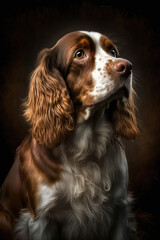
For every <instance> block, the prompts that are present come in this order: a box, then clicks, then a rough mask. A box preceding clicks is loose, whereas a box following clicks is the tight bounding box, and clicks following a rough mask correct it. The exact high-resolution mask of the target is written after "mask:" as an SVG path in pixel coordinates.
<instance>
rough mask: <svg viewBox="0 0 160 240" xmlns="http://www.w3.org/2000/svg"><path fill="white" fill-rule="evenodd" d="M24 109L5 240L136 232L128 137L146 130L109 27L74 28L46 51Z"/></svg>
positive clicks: (1, 203)
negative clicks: (24, 125) (26, 126)
mask: <svg viewBox="0 0 160 240" xmlns="http://www.w3.org/2000/svg"><path fill="white" fill-rule="evenodd" d="M24 109H25V110H24V116H25V118H26V120H27V121H28V122H29V123H30V126H31V127H30V131H29V133H28V135H27V137H26V138H25V139H24V141H23V142H22V144H21V145H20V147H18V149H17V151H16V156H15V160H14V163H13V166H12V168H11V170H10V172H9V174H8V176H7V178H6V179H5V181H4V183H3V185H2V187H1V190H0V199H1V200H0V236H1V238H0V239H3V240H5V239H7V240H8V239H11V240H12V239H16V240H18V239H20V240H51V239H52V240H104V239H105V240H128V239H135V237H136V229H135V224H134V220H133V219H132V218H133V217H132V214H131V210H130V197H129V196H128V190H127V188H128V166H127V160H126V156H125V151H124V147H123V144H122V143H121V138H126V139H128V140H133V139H135V137H136V136H137V135H138V134H139V130H138V127H137V121H136V116H135V105H134V91H133V88H132V64H131V62H129V61H128V60H126V59H123V58H120V57H119V52H118V49H117V47H116V46H115V45H114V44H113V43H112V41H111V40H109V39H108V38H107V37H106V36H104V35H103V34H100V33H97V32H87V31H77V32H71V33H69V34H67V35H65V36H64V37H62V38H61V39H60V40H59V41H58V42H57V43H56V44H55V45H54V46H53V47H52V48H50V49H44V50H43V51H42V52H41V53H40V54H39V57H38V64H37V67H36V69H35V70H34V72H33V74H32V76H31V79H30V86H29V93H28V97H27V99H26V101H25V103H24Z"/></svg>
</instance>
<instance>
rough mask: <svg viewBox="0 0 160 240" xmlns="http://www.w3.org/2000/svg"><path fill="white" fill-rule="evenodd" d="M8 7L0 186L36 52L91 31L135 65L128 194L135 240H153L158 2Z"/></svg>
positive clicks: (159, 128)
mask: <svg viewBox="0 0 160 240" xmlns="http://www.w3.org/2000/svg"><path fill="white" fill-rule="evenodd" d="M13 2H14V3H12V5H10V4H8V3H6V4H5V5H3V7H1V10H0V11H1V24H2V27H1V29H2V30H1V31H2V37H1V78H0V87H1V88H0V113H1V114H0V133H1V137H0V151H1V167H0V178H1V179H0V180H1V182H3V180H4V178H5V176H6V174H7V172H8V171H9V168H10V167H11V165H12V162H13V159H14V154H15V150H16V148H17V147H18V145H19V144H20V143H21V141H22V140H23V138H24V137H25V135H26V133H27V130H28V126H27V124H26V123H25V121H24V119H23V117H22V108H21V103H22V100H23V98H24V97H26V95H27V91H28V82H29V76H30V73H31V72H32V70H33V69H34V66H35V62H36V57H37V54H38V52H39V51H40V50H42V49H43V48H45V47H52V46H53V45H54V44H55V42H56V41H57V40H58V39H59V38H60V37H61V36H63V35H64V34H65V33H67V32H70V31H75V30H92V31H98V32H102V33H104V34H106V35H108V36H109V37H110V38H111V39H112V40H113V42H115V43H116V45H117V46H118V48H119V51H120V55H121V57H124V58H127V59H129V60H130V61H131V62H132V64H133V72H134V87H135V89H136V92H137V94H138V97H137V100H136V102H137V107H138V114H137V117H138V121H139V126H140V129H141V136H140V137H139V138H138V139H137V140H136V141H135V142H134V143H126V142H125V144H126V152H127V157H128V163H129V171H130V189H131V191H132V192H133V196H134V197H135V205H134V210H135V213H136V216H137V221H138V229H139V233H140V235H141V238H140V239H155V237H156V233H157V232H158V218H159V202H160V197H159V195H158V192H159V186H160V185H159V177H158V175H159V170H160V164H159V160H160V159H159V158H160V149H159V147H160V144H159V143H160V134H159V133H160V107H159V104H160V72H159V55H160V47H159V43H160V38H159V37H160V31H159V27H160V26H159V22H158V17H159V16H158V8H159V6H158V2H157V5H155V4H154V3H153V1H152V4H151V3H148V5H146V3H145V5H144V6H140V5H138V4H136V3H135V2H134V5H132V3H130V2H129V3H128V4H126V3H125V4H122V2H120V3H116V1H115V2H114V3H112V4H108V3H107V2H106V1H102V0H100V1H98V0H97V1H96V0H95V1H79V2H78V3H76V4H75V3H74V2H72V1H58V3H54V2H53V1H52V3H50V4H48V3H45V4H44V3H42V2H41V1H38V3H36V2H34V3H32V4H29V3H28V4H27V5H25V3H22V5H20V4H19V3H17V4H16V3H15V1H13Z"/></svg>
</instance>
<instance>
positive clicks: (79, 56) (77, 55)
mask: <svg viewBox="0 0 160 240" xmlns="http://www.w3.org/2000/svg"><path fill="white" fill-rule="evenodd" d="M74 57H75V58H76V59H78V60H81V59H83V58H84V57H85V53H84V51H83V50H78V51H77V52H76V53H75V56H74Z"/></svg>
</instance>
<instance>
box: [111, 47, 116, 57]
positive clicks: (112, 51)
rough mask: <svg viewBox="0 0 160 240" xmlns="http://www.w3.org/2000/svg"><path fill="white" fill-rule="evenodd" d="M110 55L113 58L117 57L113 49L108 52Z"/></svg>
mask: <svg viewBox="0 0 160 240" xmlns="http://www.w3.org/2000/svg"><path fill="white" fill-rule="evenodd" d="M110 53H111V54H112V56H113V57H117V52H116V50H115V49H114V48H112V49H111V50H110Z"/></svg>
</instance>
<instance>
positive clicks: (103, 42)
mask: <svg viewBox="0 0 160 240" xmlns="http://www.w3.org/2000/svg"><path fill="white" fill-rule="evenodd" d="M82 33H85V34H86V35H88V36H90V38H91V39H92V40H93V42H94V44H95V45H96V49H97V51H98V52H99V53H100V52H101V53H102V54H104V53H106V51H107V50H109V49H112V48H114V49H116V51H117V53H118V49H117V47H116V46H115V44H114V43H113V42H112V41H111V40H110V39H109V38H108V37H107V36H105V35H103V34H101V33H98V32H87V31H82Z"/></svg>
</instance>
